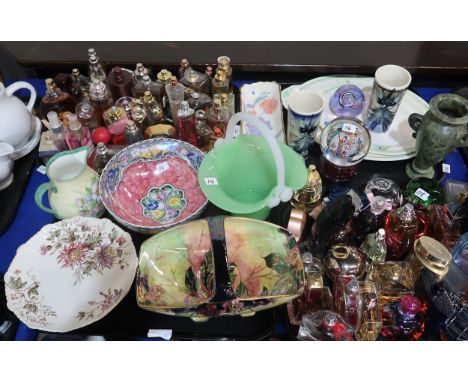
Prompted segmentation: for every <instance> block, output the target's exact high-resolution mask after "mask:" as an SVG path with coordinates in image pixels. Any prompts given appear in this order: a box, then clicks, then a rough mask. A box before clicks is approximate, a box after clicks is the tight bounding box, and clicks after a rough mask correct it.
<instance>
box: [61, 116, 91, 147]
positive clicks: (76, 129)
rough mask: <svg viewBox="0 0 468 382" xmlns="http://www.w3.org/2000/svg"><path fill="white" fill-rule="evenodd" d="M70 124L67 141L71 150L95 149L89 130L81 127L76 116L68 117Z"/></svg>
mask: <svg viewBox="0 0 468 382" xmlns="http://www.w3.org/2000/svg"><path fill="white" fill-rule="evenodd" d="M68 123H69V126H68V131H67V135H66V138H65V139H66V141H67V145H68V147H69V148H70V150H74V149H77V148H78V147H83V146H90V147H93V141H92V140H91V133H90V131H89V129H88V128H86V127H84V126H82V125H81V123H80V121H79V119H78V117H77V116H76V114H71V115H69V116H68Z"/></svg>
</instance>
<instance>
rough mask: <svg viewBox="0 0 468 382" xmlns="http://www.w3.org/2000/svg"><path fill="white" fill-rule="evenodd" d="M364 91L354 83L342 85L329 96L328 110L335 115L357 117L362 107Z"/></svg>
mask: <svg viewBox="0 0 468 382" xmlns="http://www.w3.org/2000/svg"><path fill="white" fill-rule="evenodd" d="M364 102H365V99H364V93H363V92H362V90H361V89H360V88H358V87H357V86H355V85H343V86H341V87H339V88H338V89H336V91H335V93H334V94H333V95H332V97H331V98H330V110H331V111H332V113H333V114H335V115H336V116H337V117H357V116H358V115H359V114H360V113H361V112H362V109H363V108H364Z"/></svg>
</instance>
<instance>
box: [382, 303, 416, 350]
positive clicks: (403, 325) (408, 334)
mask: <svg viewBox="0 0 468 382" xmlns="http://www.w3.org/2000/svg"><path fill="white" fill-rule="evenodd" d="M421 306H422V305H421V301H420V300H419V299H418V298H417V297H415V296H413V295H405V296H403V297H402V298H400V299H399V300H396V301H392V302H390V303H388V304H385V305H384V306H383V308H382V319H383V328H382V331H381V334H382V337H383V338H385V339H386V340H390V341H395V340H396V341H405V340H406V341H417V340H418V339H419V338H421V336H422V334H423V333H424V328H425V322H424V321H425V319H424V315H423V313H422V312H421Z"/></svg>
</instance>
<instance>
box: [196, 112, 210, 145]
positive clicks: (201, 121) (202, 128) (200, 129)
mask: <svg viewBox="0 0 468 382" xmlns="http://www.w3.org/2000/svg"><path fill="white" fill-rule="evenodd" d="M195 124H196V129H197V135H198V143H199V145H200V149H201V150H202V151H203V152H208V151H210V149H211V148H212V147H211V134H212V133H213V132H212V131H211V129H210V128H209V127H208V125H207V124H206V114H205V112H204V111H203V110H197V111H196V112H195Z"/></svg>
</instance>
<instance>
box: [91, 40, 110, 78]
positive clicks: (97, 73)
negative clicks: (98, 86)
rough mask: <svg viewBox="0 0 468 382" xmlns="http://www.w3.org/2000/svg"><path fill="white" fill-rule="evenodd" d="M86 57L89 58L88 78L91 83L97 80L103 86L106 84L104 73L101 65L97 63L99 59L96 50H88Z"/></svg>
mask: <svg viewBox="0 0 468 382" xmlns="http://www.w3.org/2000/svg"><path fill="white" fill-rule="evenodd" d="M88 57H89V65H88V70H89V78H90V79H91V81H93V80H95V79H96V80H99V81H101V82H103V83H104V84H105V85H107V83H106V73H105V72H104V69H103V68H102V65H101V63H100V62H99V57H98V56H97V53H96V50H95V49H93V48H90V49H88Z"/></svg>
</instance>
